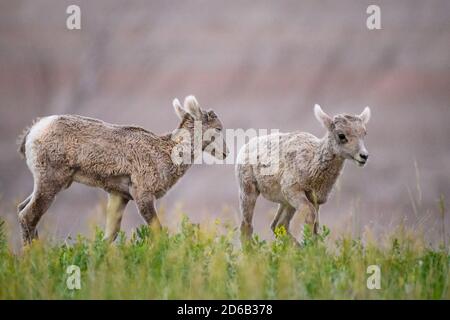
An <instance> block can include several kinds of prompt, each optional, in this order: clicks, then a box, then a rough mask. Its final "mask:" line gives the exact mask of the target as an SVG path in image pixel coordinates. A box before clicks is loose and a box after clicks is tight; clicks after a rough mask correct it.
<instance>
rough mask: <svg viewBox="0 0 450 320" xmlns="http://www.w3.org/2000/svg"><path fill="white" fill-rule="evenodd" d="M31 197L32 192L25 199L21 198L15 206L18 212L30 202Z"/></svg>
mask: <svg viewBox="0 0 450 320" xmlns="http://www.w3.org/2000/svg"><path fill="white" fill-rule="evenodd" d="M32 197H33V194H30V195H29V196H28V197H27V198H26V199H25V200H23V201H22V202H21V203H19V205H18V206H17V212H20V211H22V210H23V208H25V207H26V206H27V204H28V203H30V201H31V198H32Z"/></svg>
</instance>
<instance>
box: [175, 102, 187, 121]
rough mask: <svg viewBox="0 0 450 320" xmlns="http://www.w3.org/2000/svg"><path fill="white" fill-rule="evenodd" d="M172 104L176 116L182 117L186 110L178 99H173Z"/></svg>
mask: <svg viewBox="0 0 450 320" xmlns="http://www.w3.org/2000/svg"><path fill="white" fill-rule="evenodd" d="M172 105H173V108H174V109H175V113H176V114H177V116H178V118H180V119H183V118H184V115H185V114H186V111H185V110H184V109H183V107H182V106H181V103H180V100H178V99H177V98H175V99H173V102H172Z"/></svg>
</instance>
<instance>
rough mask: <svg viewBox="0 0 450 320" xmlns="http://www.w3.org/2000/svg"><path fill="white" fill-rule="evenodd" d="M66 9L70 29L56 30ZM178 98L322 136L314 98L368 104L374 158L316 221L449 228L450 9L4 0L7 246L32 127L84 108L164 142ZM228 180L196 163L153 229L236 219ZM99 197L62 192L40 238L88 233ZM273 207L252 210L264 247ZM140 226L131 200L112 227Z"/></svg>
mask: <svg viewBox="0 0 450 320" xmlns="http://www.w3.org/2000/svg"><path fill="white" fill-rule="evenodd" d="M71 4H76V5H79V6H80V7H81V27H82V29H81V30H68V29H67V28H66V19H67V17H68V15H67V14H66V8H67V6H69V5H71ZM370 4H377V5H379V6H380V7H381V23H382V30H374V31H371V30H368V29H367V27H366V19H367V17H368V14H367V13H366V9H367V6H368V5H370ZM187 94H195V95H196V96H197V98H198V100H199V102H200V104H201V105H202V107H205V108H213V109H214V110H215V111H216V112H217V113H218V114H219V117H220V118H221V119H222V121H223V123H224V125H225V127H226V128H244V129H248V128H256V129H259V128H263V129H279V130H281V131H293V130H304V131H308V132H311V133H313V134H315V135H317V136H322V135H323V134H324V130H323V129H322V128H321V127H320V125H319V124H318V123H317V121H316V120H315V118H314V115H313V111H312V108H313V105H314V103H319V104H320V105H321V106H322V108H323V109H324V110H325V111H326V112H328V113H330V114H336V113H340V112H347V113H358V114H359V113H360V112H361V111H362V110H363V108H364V107H365V106H366V105H368V106H370V107H371V109H372V119H371V122H370V123H369V125H368V135H367V139H366V146H367V147H368V149H369V151H370V154H371V156H370V161H369V164H368V165H367V166H366V167H365V168H359V167H356V166H355V165H354V164H353V163H347V165H346V167H345V169H344V172H343V175H342V176H341V178H340V180H339V182H338V185H337V186H336V189H335V191H334V193H333V194H332V196H331V198H330V200H329V201H328V203H326V204H325V205H324V206H322V208H321V218H320V219H321V223H325V224H326V225H328V226H329V227H330V228H331V229H332V231H333V233H334V234H336V233H338V232H341V231H346V232H351V233H352V234H353V235H355V236H359V235H361V234H362V233H363V232H364V231H365V229H366V228H369V229H371V230H372V231H373V232H374V233H375V234H379V235H382V234H383V232H385V231H386V230H391V229H393V228H395V227H396V226H398V225H400V224H406V225H408V226H410V227H412V228H414V230H417V231H418V232H421V230H422V231H423V233H424V234H425V236H426V237H427V239H429V241H431V242H436V241H441V240H442V237H443V233H442V232H444V231H443V229H442V226H445V225H446V227H447V230H449V224H450V222H449V220H450V218H449V217H445V215H443V214H442V213H443V212H445V210H444V211H443V210H440V209H439V208H440V206H439V201H438V200H439V198H440V196H441V195H442V196H443V197H444V202H448V201H449V199H450V179H449V178H450V176H449V173H450V147H449V139H450V125H449V123H450V122H449V121H450V105H449V104H450V2H449V1H446V0H442V1H436V0H432V1H426V2H425V1H419V0H416V1H410V0H408V1H406V0H403V1H376V3H374V2H373V1H359V0H358V1H356V0H354V1H347V0H346V1H316V0H310V1H299V0H291V1H273V0H272V1H206V0H205V1H200V0H199V1H165V0H158V1H155V0H152V1H136V0H132V1H118V0H114V1H113V0H108V1H106V0H102V1H100V0H97V1H87V0H86V1H79V0H78V1H76V0H72V1H65V0H64V1H63V0H58V1H57V0H33V1H31V0H15V1H6V0H0V195H1V199H0V212H1V213H0V214H1V216H2V218H4V219H6V220H7V222H8V225H9V230H10V231H9V232H10V239H11V243H12V244H14V245H16V246H17V245H18V243H19V239H20V236H19V228H18V225H17V221H16V220H17V218H16V205H17V203H18V202H19V201H21V200H23V199H24V198H25V197H26V196H28V195H29V194H30V193H31V191H32V185H33V181H32V176H31V173H30V172H29V170H28V168H27V167H26V165H25V161H23V160H21V159H20V157H19V154H18V153H17V152H16V148H17V146H16V139H17V136H18V135H19V134H20V133H21V132H22V130H23V129H24V128H25V127H26V126H28V125H30V123H31V122H32V120H33V119H34V118H36V117H38V116H45V115H51V114H63V113H71V114H80V115H84V116H90V117H95V118H100V119H102V120H105V121H108V122H113V123H119V124H136V125H139V126H142V127H144V128H146V129H149V130H151V131H153V132H156V133H165V132H167V131H171V130H173V129H174V128H175V127H176V126H177V124H178V119H177V117H176V115H175V114H174V112H173V109H172V106H171V101H172V99H173V98H174V97H178V98H184V96H185V95H187ZM232 151H234V152H236V150H232ZM236 186H237V185H236V181H235V178H234V168H233V166H232V165H214V166H212V165H196V166H195V167H193V168H192V169H191V170H190V171H188V173H187V175H186V176H185V177H183V179H182V180H181V181H180V182H179V183H178V184H177V185H176V186H175V187H174V188H173V189H172V191H171V192H170V193H169V194H168V195H167V196H166V197H164V198H163V199H161V200H160V201H159V203H158V206H159V207H160V214H161V215H162V216H163V217H162V220H163V221H164V223H165V224H166V225H168V226H171V227H176V225H177V223H178V222H179V217H180V213H185V214H187V215H188V216H189V217H190V218H191V220H192V221H194V222H199V223H200V222H205V221H213V220H214V219H216V218H220V219H221V220H224V221H228V223H229V224H230V225H232V226H237V225H238V222H239V212H238V200H237V199H238V197H237V187H236ZM105 199H106V193H104V192H103V191H102V190H99V189H92V188H89V187H86V186H82V185H73V186H72V187H71V188H70V189H68V190H66V191H64V192H62V193H60V195H59V196H58V197H57V199H56V201H55V202H54V204H53V206H52V207H51V208H50V210H49V211H48V212H47V214H46V215H45V216H44V217H43V219H42V220H41V223H40V232H41V235H43V236H44V237H47V238H50V239H56V240H63V239H65V238H66V237H67V236H69V235H71V236H73V235H75V234H77V233H83V234H85V235H88V234H89V232H90V230H92V228H93V226H94V225H98V226H100V227H102V226H103V224H104V214H103V209H104V204H105ZM275 210H276V206H275V205H274V204H272V203H269V202H267V201H265V200H264V199H262V198H260V200H259V201H258V204H257V208H256V213H255V229H256V231H257V232H258V233H259V234H261V235H262V236H263V237H265V238H270V237H271V233H270V229H269V225H270V221H271V219H272V218H273V216H274V214H275ZM447 214H448V212H447ZM141 223H142V220H141V218H140V216H139V214H138V213H137V210H136V209H135V206H134V203H130V204H129V205H128V207H127V210H126V213H125V216H124V220H123V224H122V226H123V230H125V231H126V232H128V233H129V232H130V230H132V229H133V228H135V227H136V226H138V225H139V224H141ZM300 224H301V219H299V218H297V219H295V220H294V222H293V225H292V226H293V227H294V231H295V232H297V234H298V231H299V230H300V229H299V228H300Z"/></svg>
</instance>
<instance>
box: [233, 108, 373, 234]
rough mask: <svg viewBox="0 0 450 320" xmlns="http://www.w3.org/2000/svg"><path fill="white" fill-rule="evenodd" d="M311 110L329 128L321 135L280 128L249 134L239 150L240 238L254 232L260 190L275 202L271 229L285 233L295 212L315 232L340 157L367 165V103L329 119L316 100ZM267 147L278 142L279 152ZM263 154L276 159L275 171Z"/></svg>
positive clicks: (338, 167)
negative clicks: (282, 229) (274, 131)
mask: <svg viewBox="0 0 450 320" xmlns="http://www.w3.org/2000/svg"><path fill="white" fill-rule="evenodd" d="M314 113H315V116H316V118H317V120H318V121H319V122H320V123H321V124H322V125H323V127H324V128H325V129H326V130H327V133H326V135H325V136H324V137H323V138H322V139H318V138H317V137H315V136H313V135H312V134H309V133H306V132H292V133H279V134H272V135H266V136H262V137H259V138H253V139H252V140H250V141H249V142H248V143H247V144H246V145H244V146H243V147H242V149H241V150H240V152H239V154H238V157H237V164H236V175H237V179H238V183H239V203H240V210H241V214H242V223H241V234H242V237H243V239H246V238H249V237H250V235H251V234H252V232H253V226H252V218H253V211H254V208H255V203H256V200H257V198H258V196H259V195H260V194H262V195H263V197H264V198H266V199H268V200H270V201H273V202H276V203H279V207H278V211H277V213H276V216H275V219H274V220H273V222H272V225H271V228H272V230H273V231H275V229H276V228H277V227H278V226H284V227H285V228H286V230H287V231H288V233H289V223H290V221H291V219H292V217H293V216H294V214H295V213H296V212H297V211H298V212H299V213H300V214H303V215H304V217H305V222H306V223H307V224H308V225H310V226H311V229H312V230H313V232H314V234H317V232H318V223H319V215H318V214H319V206H320V205H321V204H324V203H325V202H326V201H327V197H328V195H329V193H330V191H331V189H332V187H333V185H334V183H335V182H336V180H337V178H338V176H339V174H340V173H341V170H342V167H343V165H344V160H345V159H350V160H353V161H355V162H356V163H357V164H358V165H359V166H364V165H365V164H366V162H367V159H368V158H369V154H368V152H367V150H366V148H365V146H364V137H365V135H366V124H367V123H368V121H369V118H370V109H369V108H368V107H366V108H365V109H364V111H363V112H362V113H361V114H360V115H358V116H356V115H355V116H353V115H348V114H339V115H336V116H334V117H333V118H331V117H330V116H328V115H327V114H326V113H325V112H323V111H322V109H321V108H320V106H319V105H317V104H316V105H315V107H314ZM270 146H276V147H277V148H276V149H277V150H278V151H277V152H276V153H275V152H274V151H273V150H274V148H272V151H271V150H270V149H271V148H270ZM275 155H276V156H277V157H275ZM264 158H266V159H270V160H273V161H278V163H277V166H278V167H277V170H274V172H271V173H269V174H267V173H266V172H264V169H266V167H267V164H266V163H263V162H262V160H261V159H264ZM252 159H254V160H255V161H253V162H252V161H251V160H252ZM289 235H290V236H291V237H292V235H291V234H290V233H289Z"/></svg>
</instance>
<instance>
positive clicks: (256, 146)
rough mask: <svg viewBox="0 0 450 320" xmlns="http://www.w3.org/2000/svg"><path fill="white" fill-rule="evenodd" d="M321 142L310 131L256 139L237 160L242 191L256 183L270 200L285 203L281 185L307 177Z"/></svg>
mask: <svg viewBox="0 0 450 320" xmlns="http://www.w3.org/2000/svg"><path fill="white" fill-rule="evenodd" d="M319 141H320V140H319V139H318V138H317V137H315V136H314V135H312V134H309V133H307V132H291V133H277V134H272V135H267V136H261V137H257V138H253V139H252V140H250V141H249V142H248V143H247V144H246V145H244V146H243V147H242V148H241V150H240V152H239V154H238V157H237V165H236V174H237V176H238V181H239V182H240V184H241V186H240V187H241V188H243V187H246V185H248V184H249V183H254V184H255V185H256V187H257V189H258V191H259V192H260V193H261V194H262V195H263V196H264V197H265V198H266V199H268V200H271V201H274V202H280V203H281V202H284V201H285V199H284V197H283V194H282V184H283V183H284V184H286V183H288V184H289V183H291V184H293V183H297V182H298V178H299V177H301V176H306V175H307V172H308V166H309V165H310V163H311V161H312V159H313V157H314V150H315V147H316V146H317V145H318V144H319Z"/></svg>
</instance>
